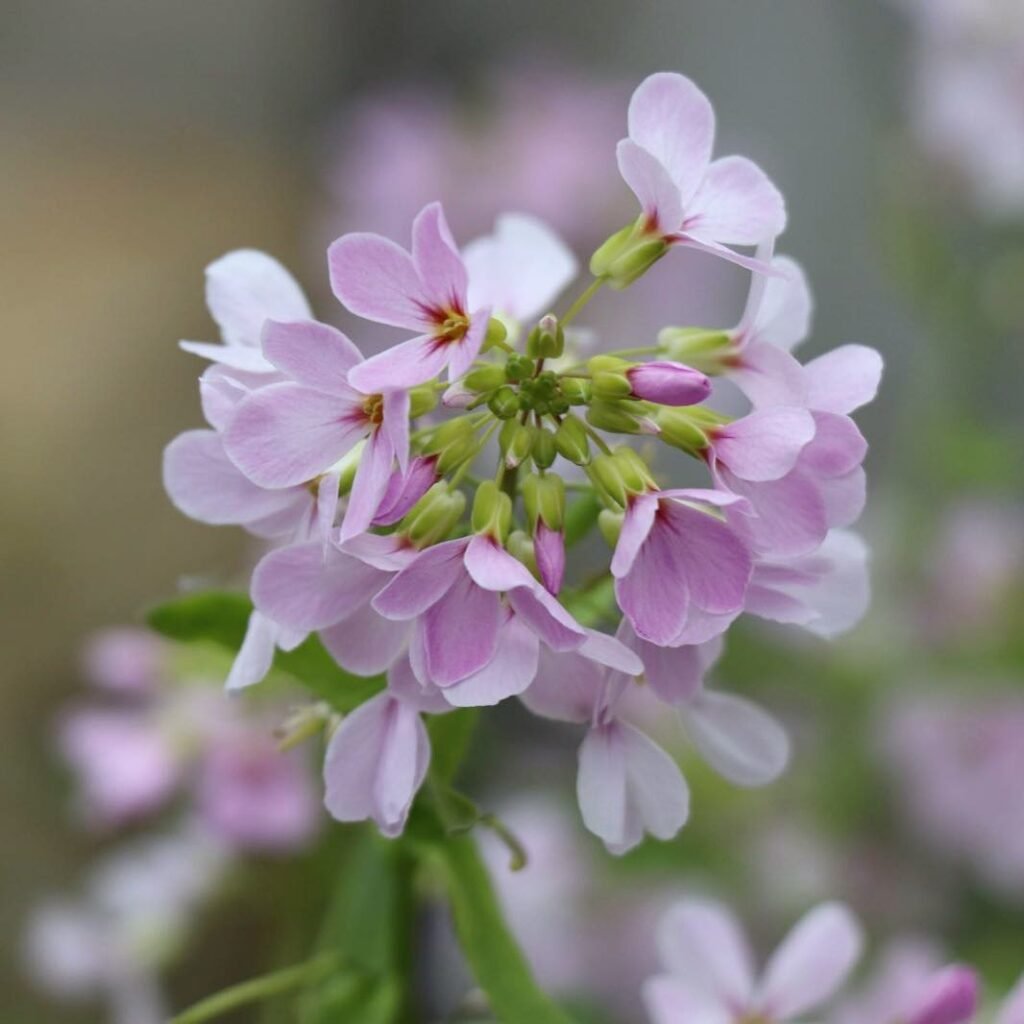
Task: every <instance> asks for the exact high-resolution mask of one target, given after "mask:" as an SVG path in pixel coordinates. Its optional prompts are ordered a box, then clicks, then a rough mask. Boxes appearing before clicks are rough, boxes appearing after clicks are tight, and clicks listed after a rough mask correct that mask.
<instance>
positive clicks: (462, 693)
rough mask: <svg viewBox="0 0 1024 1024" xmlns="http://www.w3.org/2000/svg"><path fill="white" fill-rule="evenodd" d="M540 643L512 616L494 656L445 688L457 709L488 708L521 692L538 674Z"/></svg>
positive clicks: (450, 700) (502, 631)
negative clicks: (475, 670)
mask: <svg viewBox="0 0 1024 1024" xmlns="http://www.w3.org/2000/svg"><path fill="white" fill-rule="evenodd" d="M539 654H540V642H539V641H538V639H537V637H536V635H535V634H534V633H533V632H532V631H531V630H530V629H529V627H528V626H526V625H525V624H524V623H523V622H521V621H520V620H519V619H518V618H517V617H516V616H515V615H513V616H511V617H510V618H509V619H508V621H507V622H506V623H505V625H504V626H502V628H501V631H500V633H499V635H498V646H497V648H496V649H495V651H494V657H493V658H492V659H491V660H490V661H489V662H488V663H487V665H485V666H484V667H483V668H482V669H480V670H479V671H478V672H475V673H473V675H471V676H468V677H467V678H466V679H463V680H462V681H461V682H458V683H456V684H455V685H454V686H449V687H447V688H446V689H445V691H444V696H445V698H446V700H447V701H448V702H449V703H450V704H453V705H454V706H455V707H459V708H472V707H490V706H492V705H494V704H498V703H500V702H501V701H503V700H505V699H506V698H507V697H515V696H517V695H518V694H521V693H522V692H523V691H524V690H525V689H526V688H527V687H528V686H529V685H530V683H532V682H533V679H534V676H536V674H537V660H538V657H539Z"/></svg>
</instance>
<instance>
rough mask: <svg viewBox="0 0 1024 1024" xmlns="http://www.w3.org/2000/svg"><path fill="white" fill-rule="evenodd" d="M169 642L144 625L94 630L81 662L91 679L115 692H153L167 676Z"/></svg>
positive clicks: (105, 688)
mask: <svg viewBox="0 0 1024 1024" xmlns="http://www.w3.org/2000/svg"><path fill="white" fill-rule="evenodd" d="M169 654H170V652H169V650H168V646H167V644H165V643H164V641H163V640H161V639H160V637H158V636H154V635H153V634H152V633H150V632H148V631H147V630H145V629H136V628H133V627H127V626H124V627H120V628H113V629H104V630H101V631H100V632H99V633H94V634H93V635H92V637H90V638H89V640H88V642H87V643H86V645H85V651H84V652H83V654H82V665H83V668H84V670H85V673H86V675H87V676H88V677H89V681H90V682H91V683H92V684H93V685H94V686H97V687H100V688H101V689H103V690H109V691H110V692H112V693H118V694H124V695H126V696H130V695H136V694H138V695H144V694H149V693H152V692H153V690H154V689H156V688H157V687H159V685H160V683H162V682H163V681H164V679H165V677H166V673H167V660H168V656H169Z"/></svg>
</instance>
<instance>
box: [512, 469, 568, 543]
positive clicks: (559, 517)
mask: <svg viewBox="0 0 1024 1024" xmlns="http://www.w3.org/2000/svg"><path fill="white" fill-rule="evenodd" d="M522 488H523V505H524V506H525V508H526V518H527V519H528V520H529V523H530V529H531V530H533V531H536V529H537V523H538V522H544V523H546V524H547V525H548V526H549V527H550V528H551V529H552V530H561V529H562V526H563V524H564V522H565V483H564V481H563V480H562V478H561V477H560V476H556V475H555V474H553V473H545V474H544V475H543V476H538V475H537V474H535V473H531V474H530V475H529V476H528V477H526V479H524V480H523V482H522Z"/></svg>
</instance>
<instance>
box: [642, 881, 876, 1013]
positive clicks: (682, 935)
mask: <svg viewBox="0 0 1024 1024" xmlns="http://www.w3.org/2000/svg"><path fill="white" fill-rule="evenodd" d="M658 940H659V942H658V945H659V949H660V953H661V960H662V964H663V966H664V967H665V968H666V971H667V973H665V974H661V975H658V976H656V977H654V978H651V979H650V980H649V981H648V982H647V984H646V986H645V988H644V999H645V1002H646V1004H647V1012H648V1014H649V1015H650V1018H651V1021H652V1024H693V1022H694V1021H701V1022H707V1024H712V1022H713V1024H742V1022H744V1021H750V1020H757V1021H764V1022H765V1024H784V1022H789V1021H795V1020H798V1019H800V1018H802V1017H804V1015H805V1014H806V1013H807V1012H808V1011H812V1010H816V1009H818V1008H819V1007H821V1006H822V1005H823V1004H824V1003H826V1002H827V1001H828V1000H829V999H831V998H832V997H833V996H834V995H835V993H836V992H837V991H838V990H839V988H840V987H841V986H842V984H843V983H844V981H845V980H846V978H847V976H848V975H849V973H850V971H851V970H852V968H853V966H854V964H855V963H856V962H857V959H858V958H859V956H860V952H861V946H862V938H861V930H860V926H859V925H858V923H857V921H856V920H855V918H854V917H853V915H852V914H851V913H850V911H849V910H848V909H847V908H846V907H844V906H843V905H842V904H838V903H823V904H821V905H819V906H817V907H815V908H814V909H813V910H811V911H810V912H809V913H808V914H807V915H806V916H805V917H803V918H802V919H801V920H800V921H799V922H797V924H796V925H795V926H794V928H793V930H792V931H791V932H790V933H789V935H787V936H786V938H785V939H784V940H783V941H782V943H781V945H780V946H779V947H778V948H777V949H776V951H775V952H774V953H773V954H772V956H771V958H770V959H769V960H768V962H767V964H766V965H765V968H764V970H763V972H762V973H761V974H760V975H758V974H756V973H755V970H754V961H753V953H752V951H751V949H750V947H749V945H748V944H747V941H746V938H745V937H744V935H743V932H742V929H741V928H740V925H739V922H738V921H737V920H736V919H735V918H734V917H733V916H732V914H731V913H730V912H729V911H728V910H727V909H726V908H725V907H723V906H721V905H720V904H717V903H713V902H710V901H705V900H697V899H688V900H684V901H683V902H682V903H679V904H677V905H676V906H674V907H673V908H672V909H671V910H669V911H668V913H666V914H665V916H664V918H663V919H662V922H661V927H660V929H659V934H658Z"/></svg>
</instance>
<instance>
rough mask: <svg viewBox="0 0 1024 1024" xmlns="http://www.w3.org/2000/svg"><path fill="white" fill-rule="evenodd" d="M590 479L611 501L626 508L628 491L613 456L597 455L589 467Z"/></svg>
mask: <svg viewBox="0 0 1024 1024" xmlns="http://www.w3.org/2000/svg"><path fill="white" fill-rule="evenodd" d="M589 472H590V478H591V480H592V481H593V482H594V484H595V485H596V486H597V487H598V488H599V489H600V491H601V493H602V494H604V495H606V496H607V497H608V498H609V499H610V500H611V501H613V502H614V503H615V504H616V505H619V506H620V507H622V508H625V507H626V502H627V500H628V499H629V491H628V490H627V489H626V482H625V481H624V480H623V479H622V474H621V473H620V472H619V467H618V465H617V463H616V461H615V457H614V456H613V455H598V457H597V458H596V459H594V461H593V462H592V463H591V464H590V466H589Z"/></svg>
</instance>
